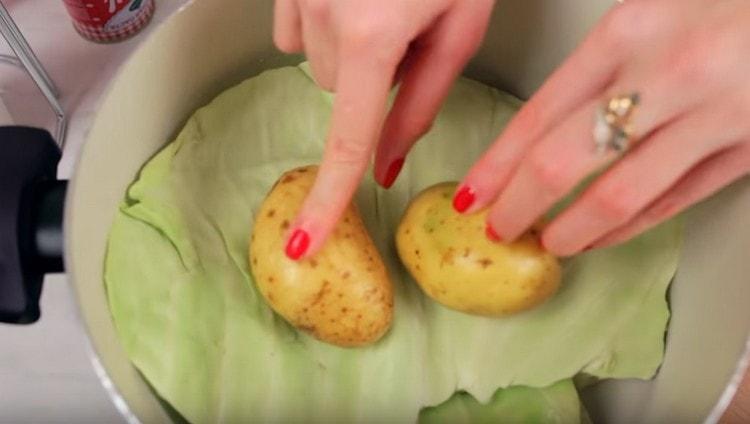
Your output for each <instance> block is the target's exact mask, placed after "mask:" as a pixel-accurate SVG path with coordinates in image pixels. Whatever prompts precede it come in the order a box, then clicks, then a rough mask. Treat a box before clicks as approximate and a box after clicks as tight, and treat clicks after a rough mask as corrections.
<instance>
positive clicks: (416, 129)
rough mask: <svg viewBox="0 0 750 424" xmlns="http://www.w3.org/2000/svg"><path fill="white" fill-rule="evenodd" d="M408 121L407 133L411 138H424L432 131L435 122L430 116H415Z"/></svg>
mask: <svg viewBox="0 0 750 424" xmlns="http://www.w3.org/2000/svg"><path fill="white" fill-rule="evenodd" d="M407 119H408V121H407V122H406V125H407V127H408V128H409V130H408V131H407V132H408V133H409V134H408V135H409V136H410V138H419V137H422V136H423V135H425V134H427V133H428V132H430V130H431V129H432V125H433V120H432V117H430V116H426V115H421V114H414V115H413V116H409V117H408V118H407Z"/></svg>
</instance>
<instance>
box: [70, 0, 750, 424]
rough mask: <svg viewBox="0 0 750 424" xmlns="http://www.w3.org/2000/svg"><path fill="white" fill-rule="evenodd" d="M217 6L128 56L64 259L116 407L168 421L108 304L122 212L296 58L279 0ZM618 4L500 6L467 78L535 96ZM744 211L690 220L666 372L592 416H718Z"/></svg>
mask: <svg viewBox="0 0 750 424" xmlns="http://www.w3.org/2000/svg"><path fill="white" fill-rule="evenodd" d="M221 3H222V4H221V7H219V6H218V5H217V4H216V3H215V2H209V1H197V2H192V3H190V5H189V6H187V7H185V8H184V9H182V10H181V11H179V12H178V13H176V14H175V15H174V16H173V17H171V18H170V19H169V20H168V21H167V22H166V23H164V24H163V25H162V26H161V28H159V29H158V30H157V31H155V32H154V34H153V35H152V36H151V37H150V38H149V39H148V40H146V41H145V42H144V44H143V45H142V47H141V48H140V49H139V50H138V51H137V52H136V53H135V54H134V55H133V57H132V58H131V59H130V60H129V61H128V63H127V64H126V65H125V66H124V68H123V69H122V71H121V72H120V74H119V76H118V77H117V78H116V80H115V81H114V83H113V85H112V87H111V90H110V92H109V94H108V95H107V97H106V99H105V100H104V102H103V104H102V105H101V108H100V112H99V114H98V116H97V119H96V121H95V124H94V126H93V127H92V129H91V132H90V135H89V140H88V143H87V144H86V146H85V147H84V149H83V151H82V155H81V158H80V162H79V165H78V168H77V173H76V176H75V178H74V181H73V183H72V184H71V186H70V187H71V188H70V190H69V198H68V202H67V210H66V234H67V236H68V238H67V243H68V245H67V252H68V256H67V258H66V261H67V269H68V270H69V272H70V273H71V277H72V278H71V280H72V281H73V282H74V286H75V291H76V294H77V298H78V300H79V302H80V306H81V312H82V316H83V321H84V323H85V326H86V328H87V330H88V332H89V335H90V337H91V341H92V344H93V347H94V350H95V352H96V355H97V356H98V361H99V362H100V364H101V365H102V370H103V371H106V375H105V374H102V375H103V376H104V377H106V378H108V380H107V381H109V382H110V383H111V384H110V387H111V388H112V393H113V395H114V396H115V397H116V400H117V402H118V404H119V406H122V407H123V408H122V409H125V405H127V410H129V411H130V412H131V413H132V414H133V416H134V417H137V418H138V419H140V421H142V422H166V421H167V420H168V419H169V415H168V414H167V412H166V410H165V408H164V406H163V405H162V404H161V403H160V402H159V401H158V399H157V397H156V396H155V395H154V394H153V392H152V391H151V390H150V389H149V387H148V385H147V384H146V382H145V381H144V380H143V378H142V377H141V376H140V375H139V374H138V372H137V371H136V370H135V368H134V367H133V366H132V365H131V363H130V361H129V360H128V358H127V356H126V354H125V352H124V350H123V349H122V347H121V345H120V343H119V342H118V339H117V334H116V332H115V328H114V325H113V322H112V319H111V316H110V313H109V310H108V306H107V298H106V293H105V290H104V284H103V280H102V271H103V263H104V256H105V252H106V242H107V234H108V232H109V228H110V224H111V222H112V218H113V217H114V215H115V211H116V210H117V207H118V204H119V202H120V201H121V199H122V198H123V194H124V193H125V190H126V188H127V186H128V185H129V184H130V183H131V182H132V181H133V180H134V178H135V177H136V175H137V173H138V171H139V169H140V167H141V166H142V165H143V163H144V162H145V161H147V160H148V159H149V158H150V157H151V156H152V155H153V154H154V153H155V152H157V151H158V150H159V149H160V148H161V147H162V146H163V145H164V144H165V142H167V141H168V140H171V139H172V138H173V136H174V135H175V134H176V132H177V131H179V130H180V128H181V127H182V125H183V123H184V122H185V121H186V119H187V118H188V117H189V116H190V115H191V114H192V112H193V111H194V110H195V109H197V108H198V107H200V106H201V105H203V104H205V103H207V102H208V101H209V100H211V98H213V97H214V96H215V95H217V94H218V93H220V92H221V91H222V90H224V89H226V88H228V87H230V86H232V85H234V84H236V83H238V82H240V81H242V80H244V79H246V78H248V77H251V76H253V75H256V74H258V73H259V72H261V71H263V70H265V69H271V68H274V67H278V66H281V65H285V64H292V63H296V62H299V61H300V60H301V59H300V58H299V57H292V56H283V55H281V54H279V53H278V51H276V49H275V48H274V47H273V43H272V40H271V22H272V12H273V4H272V1H260V0H258V1H247V0H223V1H222V2H221ZM611 4H612V3H611V2H610V1H598V0H569V1H566V2H559V1H555V0H505V1H503V2H502V3H501V4H499V5H498V7H497V8H496V11H495V14H494V16H493V19H492V23H491V26H490V29H489V32H488V34H487V37H486V40H485V42H484V45H483V46H482V48H481V50H480V51H479V53H478V54H477V56H476V58H475V59H474V60H473V61H472V62H471V64H470V65H469V67H468V68H467V71H466V75H467V76H469V77H472V78H475V79H478V80H481V81H483V82H486V83H488V84H491V85H494V86H496V87H498V88H501V89H505V90H507V91H510V92H511V93H514V94H516V95H518V96H520V97H523V98H527V97H528V96H529V95H530V94H531V93H533V92H534V90H535V89H536V88H537V87H538V86H539V85H540V84H541V82H542V81H543V79H544V78H545V77H546V76H547V75H548V74H549V73H550V72H551V71H552V70H553V69H554V68H555V67H556V66H557V65H558V64H559V63H560V62H561V61H562V60H563V59H564V57H565V56H566V55H567V53H569V52H570V51H571V50H572V49H573V48H574V47H575V45H576V44H577V43H578V42H579V41H580V40H581V38H582V37H583V35H584V34H585V33H586V31H587V30H588V29H589V28H590V27H591V26H592V25H593V24H594V22H595V21H596V20H597V18H598V17H600V16H601V15H602V14H603V13H604V12H605V11H606V9H607V8H609V7H610V6H611ZM582 78H585V75H583V76H582ZM748 214H750V181H748V180H744V181H740V182H738V183H736V184H734V185H733V186H732V187H730V188H728V189H726V190H724V191H723V192H722V193H720V194H719V195H717V196H715V197H714V198H712V199H711V200H709V201H707V202H704V203H703V204H701V205H699V206H697V207H695V208H693V209H692V210H691V211H690V212H689V213H688V216H687V230H686V243H685V247H684V251H683V256H682V260H681V263H680V266H679V268H678V272H677V276H676V278H675V281H674V284H673V286H672V289H671V291H670V297H671V305H672V311H673V315H672V319H671V322H670V325H669V333H668V336H667V340H668V343H667V351H666V358H665V361H664V364H663V366H662V368H661V370H660V372H659V375H658V376H657V377H656V378H655V379H654V380H652V381H645V382H643V381H611V382H607V383H604V384H599V385H597V386H594V387H593V388H591V389H588V390H587V391H586V392H585V393H584V398H585V401H586V405H587V407H588V409H589V411H590V412H591V415H592V416H593V418H594V420H595V421H596V422H665V421H672V422H674V421H680V422H700V421H704V420H705V419H707V418H709V420H713V419H715V418H716V417H717V416H718V414H720V413H721V411H722V409H723V407H724V406H725V404H726V402H728V399H729V397H730V396H731V395H732V394H733V390H732V389H731V388H730V389H729V390H727V386H728V385H729V383H730V380H731V378H732V376H733V375H735V374H736V372H737V370H738V364H739V363H740V359H741V358H743V354H744V351H745V344H746V339H747V335H748V330H749V328H748V327H750V308H748V307H747V302H748V300H750V284H747V276H748V275H750V261H748V260H747V252H749V251H750V226H748V225H743V224H744V223H745V221H746V219H747V218H746V217H747V216H748ZM108 384H109V383H108ZM730 386H731V385H730ZM722 395H723V397H722ZM717 405H718V406H717Z"/></svg>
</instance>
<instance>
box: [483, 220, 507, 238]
mask: <svg viewBox="0 0 750 424" xmlns="http://www.w3.org/2000/svg"><path fill="white" fill-rule="evenodd" d="M484 234H485V235H486V236H487V238H488V239H490V241H494V242H501V241H503V239H502V237H500V235H499V234H498V233H497V231H495V229H494V228H492V225H490V223H489V222H488V223H487V225H486V226H485V227H484Z"/></svg>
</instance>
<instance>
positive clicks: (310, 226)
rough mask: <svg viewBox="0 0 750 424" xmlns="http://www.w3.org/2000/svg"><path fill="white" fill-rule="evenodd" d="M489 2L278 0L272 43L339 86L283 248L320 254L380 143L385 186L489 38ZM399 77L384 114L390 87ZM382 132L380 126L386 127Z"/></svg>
mask: <svg viewBox="0 0 750 424" xmlns="http://www.w3.org/2000/svg"><path fill="white" fill-rule="evenodd" d="M492 5H493V1H492V0H380V1H371V0H276V11H275V21H274V40H275V42H276V45H277V46H278V47H279V48H280V49H281V50H283V51H285V52H299V51H302V50H304V52H305V54H306V55H307V58H308V59H309V61H310V66H311V68H312V71H313V74H314V76H315V79H316V81H317V82H318V84H319V85H321V86H322V87H323V88H326V89H328V90H331V91H335V92H336V98H335V100H334V105H333V116H332V118H331V123H330V127H329V131H328V136H327V140H326V148H325V153H324V155H323V162H322V164H321V166H320V170H319V173H318V177H317V180H316V182H315V185H314V186H313V188H312V191H311V192H310V195H309V196H308V198H307V199H306V201H305V203H304V205H303V207H302V210H301V211H300V213H299V215H298V217H297V219H296V221H295V222H294V223H293V225H292V227H291V230H290V233H289V239H288V242H287V248H286V253H287V255H288V256H289V257H290V258H292V259H299V258H301V257H303V256H307V255H311V254H313V253H315V252H316V251H317V250H318V249H319V248H320V247H321V246H322V244H323V242H324V241H325V239H326V237H327V236H328V233H329V232H330V231H331V230H332V229H333V227H334V226H335V224H336V222H337V221H338V219H339V217H340V216H341V214H342V211H343V210H344V209H345V207H346V205H347V204H348V203H349V202H350V201H351V198H352V195H353V194H354V191H355V190H356V188H357V185H358V184H359V182H360V180H361V178H362V175H363V174H364V172H365V170H366V168H367V165H368V162H369V160H370V158H371V156H372V153H373V150H374V148H375V146H376V145H377V146H378V147H377V159H376V164H375V178H376V180H377V181H378V183H380V184H381V185H383V186H385V187H389V186H390V185H391V184H392V183H393V181H394V180H395V179H396V176H397V175H398V172H399V171H400V169H401V165H403V160H404V157H405V155H406V152H407V151H408V150H409V148H410V147H411V145H412V144H413V143H414V141H415V140H416V139H417V138H419V136H421V135H422V134H424V133H425V132H426V131H427V130H428V129H429V127H430V125H431V124H432V121H433V119H434V118H435V115H436V114H437V112H438V110H439V108H440V105H441V103H442V101H443V99H444V98H445V96H446V94H447V93H448V90H449V88H450V86H451V85H452V83H453V81H454V80H455V78H456V77H457V76H458V75H459V73H460V72H461V70H462V69H463V67H464V65H465V63H466V62H467V61H468V60H469V58H470V57H471V56H472V55H473V54H474V52H475V50H476V49H477V47H478V46H479V44H480V42H481V40H482V37H483V35H484V32H485V29H486V26H487V22H488V20H489V15H490V13H491V10H492ZM399 79H400V81H401V87H400V89H399V93H398V96H397V98H396V100H395V103H394V105H393V107H392V109H391V111H390V113H388V116H387V117H385V115H386V108H387V104H386V102H387V97H388V92H389V91H390V89H391V87H392V86H393V84H394V82H395V81H396V80H399ZM381 128H382V131H381Z"/></svg>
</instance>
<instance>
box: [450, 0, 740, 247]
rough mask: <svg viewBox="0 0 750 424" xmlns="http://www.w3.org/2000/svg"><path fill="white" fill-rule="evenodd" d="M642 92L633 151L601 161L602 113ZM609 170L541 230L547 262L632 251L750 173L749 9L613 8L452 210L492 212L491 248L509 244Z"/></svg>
mask: <svg viewBox="0 0 750 424" xmlns="http://www.w3.org/2000/svg"><path fill="white" fill-rule="evenodd" d="M633 92H635V93H638V94H639V97H640V104H639V106H638V107H637V109H635V111H634V114H633V115H632V120H631V121H630V122H631V124H632V130H633V134H634V135H635V139H634V142H635V143H634V145H633V146H632V147H631V148H630V150H629V151H627V152H626V153H625V155H624V156H623V157H621V158H618V153H617V152H615V151H614V150H608V151H607V152H606V153H604V154H597V153H596V148H595V143H594V136H593V134H592V128H593V126H594V119H595V114H596V111H597V109H598V108H600V107H601V105H602V104H603V103H604V102H605V101H606V100H607V99H609V98H610V97H612V96H616V95H621V94H630V93H633ZM612 160H616V162H615V163H614V164H613V165H612V166H611V167H610V168H609V169H607V170H606V172H604V173H603V174H602V175H601V176H599V177H598V178H596V180H595V181H594V182H593V183H592V184H591V185H590V186H589V187H588V188H587V189H586V191H585V192H584V193H583V194H582V195H581V196H580V198H578V199H577V200H576V201H575V202H574V203H573V204H572V205H570V206H569V207H567V208H566V209H565V210H564V211H563V212H562V213H561V214H559V215H558V216H557V217H556V218H555V219H554V220H553V221H552V222H551V223H549V225H548V226H547V227H546V228H545V230H544V232H543V234H542V242H543V244H544V246H545V247H546V248H547V249H548V250H550V251H551V252H553V253H556V254H558V255H562V256H566V255H572V254H575V253H578V252H580V251H582V250H585V249H587V248H591V247H604V246H609V245H612V244H616V243H619V242H622V241H625V240H628V239H629V238H631V237H633V236H635V235H636V234H638V233H640V232H642V231H645V230H647V229H649V228H651V227H652V226H654V225H656V224H658V223H659V222H661V221H664V220H666V219H668V218H670V217H671V216H673V215H675V214H677V213H678V212H680V211H682V210H683V209H685V208H686V207H688V206H690V205H692V204H693V203H696V202H698V201H700V200H701V199H704V198H706V197H707V196H709V195H711V194H712V193H714V192H716V191H717V190H719V189H720V188H722V187H724V186H725V185H727V184H729V183H730V182H732V181H734V180H736V179H738V178H739V177H742V176H744V175H746V174H748V171H750V2H748V1H746V0H725V1H715V0H626V1H625V2H624V4H621V5H616V6H615V7H614V8H613V9H612V10H611V11H610V13H609V14H608V15H606V16H605V17H604V18H603V20H602V21H601V22H600V24H599V25H598V26H597V27H596V28H595V29H594V30H593V31H592V32H591V33H590V35H589V36H588V37H587V38H586V39H585V40H584V42H583V43H582V45H581V46H580V47H579V48H578V49H577V50H576V51H575V52H574V53H573V54H572V55H571V56H570V57H569V58H568V60H567V61H566V62H565V63H564V64H563V65H562V66H561V67H560V68H559V69H558V70H557V71H556V72H555V73H554V74H553V75H552V76H551V77H550V78H549V80H548V81H547V82H546V83H545V84H544V85H543V86H542V88H541V89H540V90H539V91H538V93H537V94H536V95H534V96H533V98H532V99H531V100H530V101H529V102H528V103H527V104H526V105H525V106H524V107H523V108H522V109H521V111H520V112H519V113H518V114H517V116H516V117H515V118H514V119H513V120H512V122H511V123H510V124H509V125H508V127H507V128H506V130H505V131H504V132H503V134H502V135H500V137H499V138H498V139H497V141H496V142H495V143H494V145H493V146H492V147H491V148H490V149H489V150H488V151H487V152H486V153H485V154H484V156H483V157H482V158H481V159H480V160H479V161H478V162H477V163H476V164H475V165H474V167H473V168H472V169H471V170H470V172H469V173H468V175H467V176H466V178H465V179H464V181H463V183H462V184H461V185H460V186H459V188H458V190H457V192H456V195H455V198H454V207H455V208H456V209H457V210H459V211H460V212H464V213H471V212H474V211H477V210H479V209H482V208H486V207H490V208H491V209H490V212H489V215H488V231H487V232H488V236H489V237H491V238H499V239H502V240H504V241H510V240H513V239H515V238H516V237H518V236H519V235H520V234H521V233H523V232H524V231H525V230H526V229H528V228H529V227H530V226H531V225H532V224H534V223H535V222H536V221H538V220H539V219H540V217H541V216H542V215H543V214H545V213H546V212H547V211H548V210H549V209H550V207H551V206H552V205H554V204H555V203H556V202H557V201H559V200H560V199H562V198H563V197H564V196H565V195H566V194H568V193H569V192H570V191H571V190H572V189H573V188H574V187H576V186H577V185H578V184H579V183H580V182H581V181H582V180H583V179H584V178H585V177H587V176H589V175H591V174H592V173H594V172H596V171H597V170H600V169H601V168H602V167H604V166H605V165H606V164H608V163H609V162H611V161H612Z"/></svg>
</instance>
